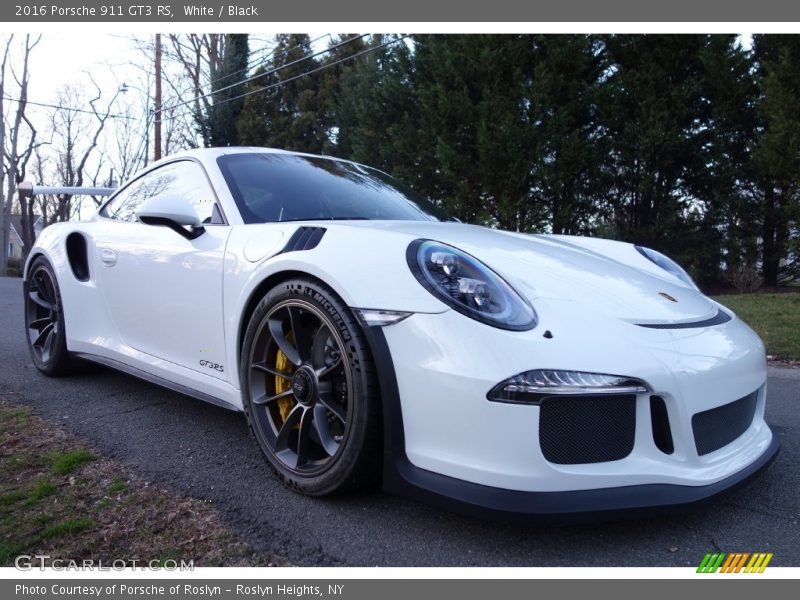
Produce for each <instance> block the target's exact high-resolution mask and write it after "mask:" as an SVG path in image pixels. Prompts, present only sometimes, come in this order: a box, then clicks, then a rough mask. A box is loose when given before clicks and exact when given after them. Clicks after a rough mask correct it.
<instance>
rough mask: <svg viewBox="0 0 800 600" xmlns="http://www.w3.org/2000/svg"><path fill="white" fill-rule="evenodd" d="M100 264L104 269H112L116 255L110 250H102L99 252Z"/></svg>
mask: <svg viewBox="0 0 800 600" xmlns="http://www.w3.org/2000/svg"><path fill="white" fill-rule="evenodd" d="M100 262H101V263H103V265H105V266H106V267H113V266H114V265H115V264H117V253H116V252H114V251H113V250H112V249H111V248H103V249H102V250H100Z"/></svg>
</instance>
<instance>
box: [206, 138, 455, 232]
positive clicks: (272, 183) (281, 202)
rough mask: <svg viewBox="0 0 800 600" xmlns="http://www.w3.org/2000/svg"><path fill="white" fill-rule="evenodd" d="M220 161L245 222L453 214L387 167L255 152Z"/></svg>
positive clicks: (432, 217) (431, 217)
mask: <svg viewBox="0 0 800 600" xmlns="http://www.w3.org/2000/svg"><path fill="white" fill-rule="evenodd" d="M217 164H219V168H220V170H221V171H222V175H223V176H224V177H225V181H226V182H227V183H228V187H229V188H230V190H231V194H232V195H233V198H234V200H235V201H236V204H237V206H238V207H239V212H240V213H241V215H242V219H243V220H244V222H245V223H275V222H281V221H317V220H347V219H377V220H384V221H385V220H398V221H450V220H453V219H451V218H450V217H448V216H447V215H446V214H445V213H444V212H443V211H441V210H440V209H439V208H437V207H436V206H435V205H434V204H433V203H431V202H430V201H429V200H426V199H425V198H423V197H422V196H420V195H418V194H417V193H416V192H414V191H413V190H411V189H409V188H408V187H406V186H405V185H403V184H402V183H400V182H399V181H397V180H396V179H393V178H392V177H390V176H388V175H386V174H385V173H382V172H380V171H377V170H375V169H371V168H369V167H365V166H363V165H357V164H353V163H349V162H345V161H342V160H335V159H330V158H322V157H317V156H298V155H295V154H278V153H267V152H254V153H247V154H229V155H226V156H220V157H219V158H218V159H217Z"/></svg>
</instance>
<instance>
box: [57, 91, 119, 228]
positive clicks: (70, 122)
mask: <svg viewBox="0 0 800 600" xmlns="http://www.w3.org/2000/svg"><path fill="white" fill-rule="evenodd" d="M89 79H90V81H91V82H92V84H93V85H94V88H95V92H94V94H93V95H92V97H91V98H90V99H89V100H88V101H87V100H85V98H84V96H83V93H82V92H81V91H80V90H78V89H77V88H75V87H71V86H65V87H64V88H62V89H61V92H60V93H59V101H58V104H59V105H60V106H61V107H62V108H57V109H55V111H54V112H53V114H52V119H51V126H52V131H53V145H54V148H55V159H56V165H55V167H56V173H57V177H58V178H59V180H60V181H59V184H60V185H63V186H82V185H84V184H85V183H88V182H91V183H96V182H97V180H98V179H99V169H100V166H99V163H98V164H97V170H96V171H95V172H94V173H93V174H91V175H90V174H89V167H90V164H89V160H90V159H91V158H92V157H93V156H94V155H95V154H101V153H100V152H99V151H98V150H97V147H98V141H99V140H100V134H101V133H102V132H103V129H104V128H105V126H106V124H107V123H108V121H109V119H111V118H112V113H111V107H112V105H113V103H114V101H115V100H116V99H117V97H118V96H119V94H120V92H119V90H116V91H115V93H114V95H113V97H112V98H111V100H109V101H108V103H107V104H106V105H105V108H102V109H101V108H100V103H101V100H102V98H103V92H102V90H101V89H100V87H99V86H98V85H97V83H95V81H94V79H92V78H91V76H90V77H89ZM80 105H88V106H89V107H91V114H87V113H86V112H78V111H75V110H70V109H69V107H72V106H80ZM95 202H97V201H95ZM79 208H80V206H79V205H73V203H72V195H70V194H60V195H59V196H58V197H57V207H56V212H55V220H56V221H68V220H69V219H70V218H72V217H73V216H74V214H75V213H76V212H77V211H78V210H79Z"/></svg>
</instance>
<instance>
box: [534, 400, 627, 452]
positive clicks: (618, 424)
mask: <svg viewBox="0 0 800 600" xmlns="http://www.w3.org/2000/svg"><path fill="white" fill-rule="evenodd" d="M635 434H636V396H635V395H632V394H631V395H625V396H551V397H548V398H544V399H543V400H542V401H541V404H540V405H539V445H540V446H541V449H542V454H544V457H545V459H547V460H548V461H549V462H552V463H556V464H560V465H576V464H586V463H599V462H606V461H611V460H620V459H622V458H625V457H626V456H628V455H629V454H630V453H631V451H632V450H633V442H634V436H635Z"/></svg>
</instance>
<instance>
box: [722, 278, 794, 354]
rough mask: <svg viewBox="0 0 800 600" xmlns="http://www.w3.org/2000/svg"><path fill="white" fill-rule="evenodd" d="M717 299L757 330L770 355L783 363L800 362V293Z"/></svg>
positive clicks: (742, 295) (736, 295)
mask: <svg viewBox="0 0 800 600" xmlns="http://www.w3.org/2000/svg"><path fill="white" fill-rule="evenodd" d="M714 299H715V300H716V301H717V302H719V303H721V304H723V305H724V306H727V307H729V308H730V309H731V310H732V311H734V312H735V313H736V314H737V315H738V316H739V318H741V319H742V320H744V321H745V322H746V323H747V324H748V325H750V327H752V328H753V329H755V330H756V332H757V333H758V335H760V336H761V339H762V340H764V344H766V346H767V354H769V355H770V356H772V357H774V358H777V359H780V360H789V361H798V360H800V293H793V292H792V293H789V292H787V293H780V294H759V293H756V294H732V295H725V296H716V297H715V298H714Z"/></svg>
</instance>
